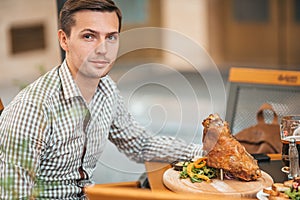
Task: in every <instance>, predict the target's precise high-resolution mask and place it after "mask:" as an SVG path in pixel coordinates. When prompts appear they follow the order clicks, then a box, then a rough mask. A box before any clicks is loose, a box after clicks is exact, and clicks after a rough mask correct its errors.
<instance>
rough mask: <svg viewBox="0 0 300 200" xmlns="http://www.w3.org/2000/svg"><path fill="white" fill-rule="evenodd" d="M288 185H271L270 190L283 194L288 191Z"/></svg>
mask: <svg viewBox="0 0 300 200" xmlns="http://www.w3.org/2000/svg"><path fill="white" fill-rule="evenodd" d="M288 185H289V183H286V185H285V184H284V183H273V184H272V190H274V191H277V192H285V191H286V190H288V189H290V186H288Z"/></svg>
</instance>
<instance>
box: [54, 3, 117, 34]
mask: <svg viewBox="0 0 300 200" xmlns="http://www.w3.org/2000/svg"><path fill="white" fill-rule="evenodd" d="M80 10H92V11H100V12H116V14H117V16H118V19H119V32H120V31H121V25H122V13H121V10H120V9H119V8H118V7H117V5H116V4H115V3H114V2H113V1H112V0H67V1H66V2H65V4H64V5H63V7H62V9H61V11H60V14H59V20H58V28H59V29H62V30H63V31H64V32H65V33H66V35H67V36H68V37H69V36H70V34H71V27H72V26H74V25H75V23H76V22H75V19H74V13H76V12H78V11H80Z"/></svg>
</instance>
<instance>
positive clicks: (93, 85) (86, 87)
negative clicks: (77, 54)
mask: <svg viewBox="0 0 300 200" xmlns="http://www.w3.org/2000/svg"><path fill="white" fill-rule="evenodd" d="M75 82H76V84H77V86H78V88H79V90H80V92H81V94H82V96H83V98H84V99H85V101H86V102H87V103H90V101H91V100H92V98H93V96H94V94H95V91H96V89H97V87H98V84H99V80H98V79H89V80H86V79H82V78H81V77H80V76H77V77H76V79H75Z"/></svg>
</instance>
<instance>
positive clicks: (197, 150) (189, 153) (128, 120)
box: [109, 96, 202, 162]
mask: <svg viewBox="0 0 300 200" xmlns="http://www.w3.org/2000/svg"><path fill="white" fill-rule="evenodd" d="M117 99H118V100H117V106H116V116H115V119H114V121H113V125H112V126H111V130H110V134H109V139H110V141H112V142H113V143H114V144H115V145H116V146H117V147H118V149H119V150H120V151H121V152H123V153H125V154H126V155H127V156H128V157H129V158H131V159H133V160H135V161H137V162H144V161H150V160H152V161H154V160H155V161H165V162H172V161H174V160H177V159H190V158H192V157H194V156H197V155H201V153H202V146H201V145H196V144H187V143H186V142H184V141H183V140H181V139H176V138H174V137H169V136H151V134H150V133H148V132H147V131H146V130H145V129H144V128H143V127H141V126H140V125H139V124H138V123H137V122H136V121H135V120H134V119H133V117H132V116H131V115H130V113H128V111H127V109H126V108H125V106H124V103H123V99H122V97H120V96H118V98H117Z"/></svg>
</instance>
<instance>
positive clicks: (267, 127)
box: [235, 103, 282, 154]
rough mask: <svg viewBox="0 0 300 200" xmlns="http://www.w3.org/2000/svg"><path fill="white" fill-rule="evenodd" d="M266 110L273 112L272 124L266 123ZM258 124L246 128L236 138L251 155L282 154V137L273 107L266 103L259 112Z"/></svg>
mask: <svg viewBox="0 0 300 200" xmlns="http://www.w3.org/2000/svg"><path fill="white" fill-rule="evenodd" d="M264 110H270V111H272V112H273V115H274V116H273V121H272V123H266V122H265V119H264V114H263V111H264ZM256 117H257V124H256V125H254V126H251V127H249V128H246V129H244V130H242V131H240V132H238V133H237V134H236V135H235V138H236V139H237V140H238V141H239V142H240V143H241V144H242V145H243V146H244V147H245V148H246V150H247V151H248V152H249V153H250V154H260V153H265V154H267V153H281V148H282V145H281V137H280V125H279V123H278V116H277V114H276V112H275V111H274V109H273V107H272V105H270V104H268V103H264V104H263V105H262V106H261V107H260V108H259V110H258V112H257V116H256Z"/></svg>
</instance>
